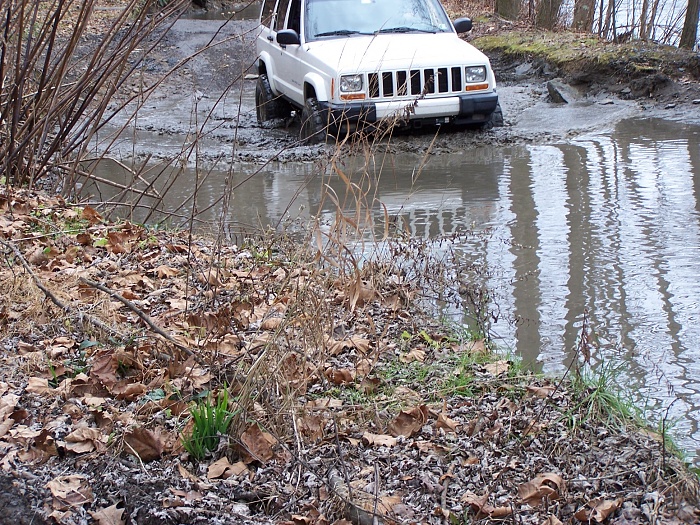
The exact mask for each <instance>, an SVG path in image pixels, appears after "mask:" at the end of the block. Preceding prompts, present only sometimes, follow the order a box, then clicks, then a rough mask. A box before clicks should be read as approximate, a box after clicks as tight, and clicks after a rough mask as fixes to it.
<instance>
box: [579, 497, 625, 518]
mask: <svg viewBox="0 0 700 525" xmlns="http://www.w3.org/2000/svg"><path fill="white" fill-rule="evenodd" d="M621 505H622V499H620V498H618V499H614V500H609V499H605V498H595V499H592V500H591V501H589V502H588V503H586V506H585V507H582V508H580V509H579V510H577V511H576V514H574V518H576V519H577V520H579V521H584V522H588V523H590V522H592V521H596V522H598V523H602V522H604V521H605V520H606V519H607V517H608V516H610V515H611V514H612V513H613V512H615V511H616V510H617V509H619V508H620V506H621Z"/></svg>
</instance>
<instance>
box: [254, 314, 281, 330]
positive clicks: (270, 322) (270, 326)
mask: <svg viewBox="0 0 700 525" xmlns="http://www.w3.org/2000/svg"><path fill="white" fill-rule="evenodd" d="M283 321H284V319H283V318H282V317H268V318H267V319H265V320H264V321H263V322H261V323H260V329H261V330H271V331H272V330H277V329H278V328H279V327H280V325H281V324H282V322H283Z"/></svg>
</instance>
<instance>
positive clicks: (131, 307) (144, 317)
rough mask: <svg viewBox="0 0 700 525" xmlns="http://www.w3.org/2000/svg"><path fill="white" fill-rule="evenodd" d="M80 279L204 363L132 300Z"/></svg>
mask: <svg viewBox="0 0 700 525" xmlns="http://www.w3.org/2000/svg"><path fill="white" fill-rule="evenodd" d="M80 280H81V281H82V282H84V283H85V284H87V285H88V286H92V287H93V288H96V289H98V290H100V291H101V292H104V293H106V294H108V295H109V296H110V297H112V298H114V299H116V300H117V301H119V302H120V303H122V304H123V305H124V306H126V307H127V308H128V309H129V310H131V311H132V312H134V313H135V314H136V315H138V316H139V318H140V319H141V320H142V321H143V322H144V323H146V324H147V325H148V326H149V328H150V329H151V330H153V331H154V332H155V333H157V334H158V335H160V336H161V337H163V338H165V339H167V340H168V341H170V342H171V343H172V344H173V345H174V346H175V347H177V349H178V350H180V351H181V352H183V353H184V354H187V355H188V356H190V357H193V358H194V360H195V361H197V363H199V364H200V365H203V364H205V363H204V361H203V360H202V358H200V357H199V356H197V355H195V353H194V352H192V350H190V349H189V348H187V347H186V346H185V345H183V344H182V343H180V342H179V341H177V340H176V339H175V338H174V337H173V336H171V335H170V334H168V333H167V332H165V331H164V330H163V329H162V328H161V327H160V326H158V325H157V324H156V323H155V322H153V320H152V319H151V318H150V317H149V316H148V315H147V314H146V313H145V312H144V311H143V310H141V309H140V308H138V307H137V306H136V305H135V304H134V303H132V302H131V301H129V300H128V299H125V298H124V297H122V296H121V295H119V294H118V293H117V292H115V291H113V290H110V289H109V288H107V287H106V286H103V285H101V284H100V283H96V282H94V281H90V280H88V279H85V278H84V277H81V278H80Z"/></svg>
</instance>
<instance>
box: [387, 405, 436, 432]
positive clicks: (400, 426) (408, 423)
mask: <svg viewBox="0 0 700 525" xmlns="http://www.w3.org/2000/svg"><path fill="white" fill-rule="evenodd" d="M427 421H428V407H426V406H425V405H420V406H417V407H413V408H411V409H409V410H402V411H401V412H400V413H399V415H398V416H397V417H396V419H395V420H394V421H392V422H391V423H389V432H390V433H391V434H392V435H393V436H405V437H411V436H413V435H415V434H417V433H418V432H420V430H421V428H423V425H425V424H426V423H427Z"/></svg>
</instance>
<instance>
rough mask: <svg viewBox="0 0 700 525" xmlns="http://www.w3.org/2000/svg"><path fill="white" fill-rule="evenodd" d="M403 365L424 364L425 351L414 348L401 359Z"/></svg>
mask: <svg viewBox="0 0 700 525" xmlns="http://www.w3.org/2000/svg"><path fill="white" fill-rule="evenodd" d="M399 359H400V360H401V362H402V363H413V362H417V363H422V362H423V361H425V350H424V349H422V348H417V347H416V348H412V349H411V350H410V352H408V353H407V354H403V355H401V356H400V357H399Z"/></svg>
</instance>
